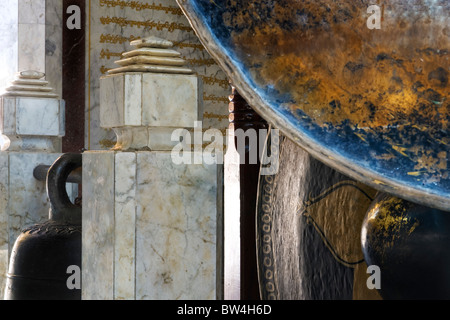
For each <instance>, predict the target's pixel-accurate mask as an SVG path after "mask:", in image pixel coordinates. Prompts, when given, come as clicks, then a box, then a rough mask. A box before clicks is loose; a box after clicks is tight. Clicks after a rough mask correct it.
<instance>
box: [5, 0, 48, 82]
mask: <svg viewBox="0 0 450 320" xmlns="http://www.w3.org/2000/svg"><path fill="white" fill-rule="evenodd" d="M45 9H46V8H45V0H5V1H1V4H0V13H1V16H2V19H1V21H0V38H1V39H2V43H3V45H2V50H0V68H1V70H2V73H1V76H0V87H5V86H6V84H7V82H8V80H10V79H11V78H12V77H13V76H14V74H15V73H16V72H17V71H19V70H30V69H31V70H37V71H41V72H44V73H45V71H46V70H45Z"/></svg>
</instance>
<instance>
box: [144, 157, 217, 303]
mask: <svg viewBox="0 0 450 320" xmlns="http://www.w3.org/2000/svg"><path fill="white" fill-rule="evenodd" d="M137 161H138V162H137V166H138V169H137V179H138V181H137V195H136V200H137V203H138V209H137V221H136V233H137V234H136V298H137V299H152V300H153V299H156V300H159V299H163V300H166V299H169V300H175V299H188V300H197V299H199V300H207V299H216V297H217V290H216V270H217V255H216V250H217V247H216V246H217V242H216V241H217V239H216V235H217V214H218V211H220V210H218V209H219V208H218V205H220V201H218V190H217V188H218V187H217V186H218V181H217V179H218V170H219V168H220V167H219V166H216V165H214V166H206V165H175V164H173V162H172V159H171V154H170V152H139V153H138V156H137Z"/></svg>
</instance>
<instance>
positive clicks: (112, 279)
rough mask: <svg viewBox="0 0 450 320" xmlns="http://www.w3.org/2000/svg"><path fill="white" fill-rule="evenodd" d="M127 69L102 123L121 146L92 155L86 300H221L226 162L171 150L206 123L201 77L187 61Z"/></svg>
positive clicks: (112, 88) (109, 85)
mask: <svg viewBox="0 0 450 320" xmlns="http://www.w3.org/2000/svg"><path fill="white" fill-rule="evenodd" d="M151 41H153V44H155V45H157V44H160V45H162V47H163V48H162V49H167V50H168V51H167V52H169V51H171V50H169V49H168V48H165V47H164V46H165V45H163V44H162V43H163V42H161V40H158V39H152V40H151ZM166 45H167V46H170V45H169V44H166ZM160 48H161V47H160ZM143 51H146V53H147V54H148V53H149V52H153V51H152V50H151V49H149V50H143ZM156 51H158V52H159V51H160V50H155V52H156ZM135 53H136V52H135ZM171 54H175V53H174V52H173V51H171ZM152 59H153V58H151V59H150V60H152ZM135 60H136V61H144V60H146V59H145V58H144V59H142V60H141V59H140V58H139V59H135ZM152 61H153V60H152ZM169 61H170V59H169ZM177 61H178V62H180V61H179V60H177ZM180 63H181V62H180ZM162 67H163V66H160V67H158V68H162ZM121 68H123V64H122V67H121ZM125 68H129V69H118V70H115V71H114V70H113V72H111V74H110V75H108V76H106V77H103V78H101V79H100V86H101V87H100V92H101V104H100V108H101V120H102V127H104V128H109V129H113V130H114V131H115V132H116V134H117V135H118V139H117V140H118V143H117V145H116V147H115V148H114V150H111V151H89V152H85V153H84V154H83V257H82V261H83V266H82V274H83V276H82V283H83V286H82V296H83V299H85V300H88V299H95V300H105V299H106V300H113V299H130V300H161V299H163V300H175V299H187V300H197V299H199V300H205V299H216V298H217V297H220V295H221V285H220V281H221V280H220V279H221V278H222V277H221V272H222V271H221V266H220V264H221V263H220V261H221V256H220V255H221V254H220V253H218V252H221V249H220V247H221V241H220V240H218V239H220V225H221V219H222V207H223V205H222V197H223V196H222V193H223V192H222V180H223V179H222V166H220V165H207V164H204V163H201V164H181V165H176V164H175V163H174V162H173V161H172V153H171V150H172V148H173V146H174V142H172V141H171V134H172V132H173V131H174V130H176V129H179V128H181V129H183V128H193V127H194V124H195V121H200V120H201V114H202V112H201V110H202V94H201V93H200V94H199V92H202V90H201V81H199V79H198V77H197V76H195V75H192V74H189V72H188V70H186V69H183V68H182V67H179V68H180V69H177V68H178V67H174V66H166V67H165V68H163V69H164V70H165V73H161V72H159V70H163V69H158V68H156V69H158V70H154V68H153V67H149V66H142V65H139V64H138V63H137V64H131V65H128V66H127V67H125ZM137 69H139V70H140V71H139V70H138V72H127V71H131V70H134V71H136V70H137ZM146 70H152V71H146ZM116 71H117V72H116ZM179 72H184V74H183V73H179ZM188 153H189V156H192V157H196V158H198V157H199V156H200V157H201V156H202V155H201V151H200V154H195V153H194V152H188ZM218 279H219V280H218Z"/></svg>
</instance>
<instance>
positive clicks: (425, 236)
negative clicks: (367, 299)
mask: <svg viewBox="0 0 450 320" xmlns="http://www.w3.org/2000/svg"><path fill="white" fill-rule="evenodd" d="M449 230H450V215H449V214H448V212H444V211H440V210H437V209H431V208H428V207H424V206H420V205H417V204H414V203H412V202H409V201H405V200H403V199H400V198H397V197H392V196H390V195H386V194H383V193H380V194H379V195H377V197H376V199H375V200H374V202H373V203H372V205H371V207H370V208H369V210H368V212H367V216H366V218H365V219H364V222H363V225H362V233H361V240H362V250H363V252H364V257H365V260H366V261H367V263H368V264H369V265H376V266H378V267H379V268H380V271H379V275H380V279H379V282H380V285H379V288H378V290H379V292H380V295H381V296H382V297H383V298H384V299H389V300H392V299H401V300H413V299H420V300H425V299H427V300H430V299H431V300H448V299H449V298H450V269H449V268H448V266H449V264H450V250H449V244H450V232H449Z"/></svg>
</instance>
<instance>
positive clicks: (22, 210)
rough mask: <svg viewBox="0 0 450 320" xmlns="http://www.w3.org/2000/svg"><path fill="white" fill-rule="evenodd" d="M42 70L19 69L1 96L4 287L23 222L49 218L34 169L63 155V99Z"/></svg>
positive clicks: (0, 285)
mask: <svg viewBox="0 0 450 320" xmlns="http://www.w3.org/2000/svg"><path fill="white" fill-rule="evenodd" d="M43 76H44V74H42V73H39V72H34V71H33V72H24V73H21V74H18V76H17V78H16V79H15V80H14V81H13V82H12V84H11V86H9V87H8V88H7V91H6V93H5V94H4V95H2V96H0V147H1V151H0V292H1V293H3V292H4V286H5V282H6V273H7V270H8V266H9V257H10V254H11V250H12V248H13V245H14V243H15V241H16V238H17V237H18V236H19V234H20V232H21V231H22V229H23V228H24V227H26V226H30V225H33V224H35V223H40V222H43V221H45V220H47V219H48V215H49V208H50V203H49V200H48V197H47V191H46V185H45V181H38V180H36V179H35V178H34V176H33V170H34V169H35V167H37V166H38V165H51V164H52V163H53V162H54V161H55V160H56V159H57V158H58V157H59V156H61V137H62V136H63V135H64V109H65V104H64V101H63V100H61V99H58V98H57V97H55V94H54V93H52V92H50V91H51V90H52V88H49V87H48V86H47V81H46V80H43V79H39V77H43ZM69 195H71V196H72V191H71V189H70V190H69Z"/></svg>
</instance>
